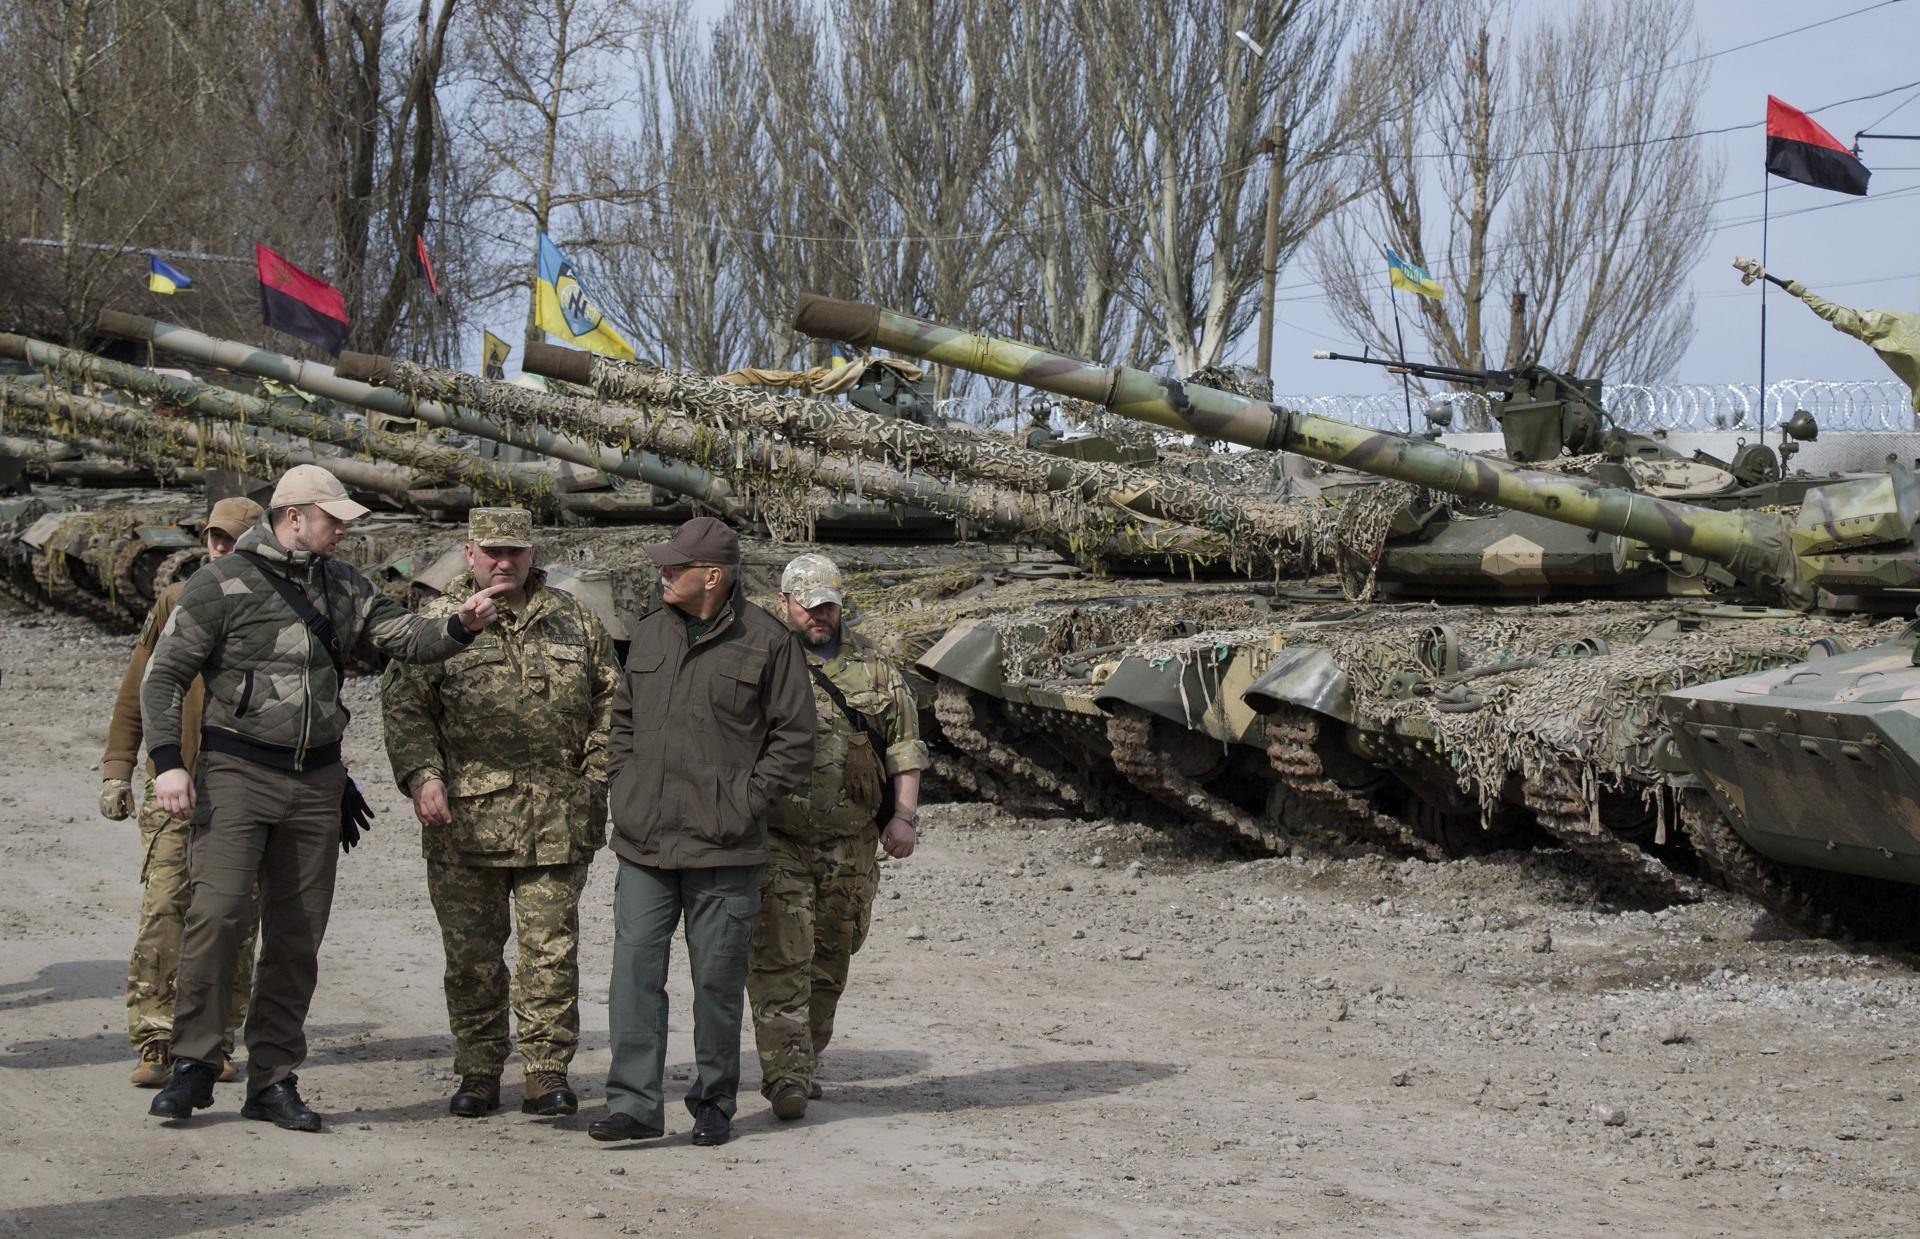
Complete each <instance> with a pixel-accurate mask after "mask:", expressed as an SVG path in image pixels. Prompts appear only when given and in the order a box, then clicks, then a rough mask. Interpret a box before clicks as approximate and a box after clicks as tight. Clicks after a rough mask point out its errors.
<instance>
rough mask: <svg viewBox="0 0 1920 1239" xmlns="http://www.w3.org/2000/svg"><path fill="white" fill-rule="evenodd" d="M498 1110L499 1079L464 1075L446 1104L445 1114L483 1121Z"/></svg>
mask: <svg viewBox="0 0 1920 1239" xmlns="http://www.w3.org/2000/svg"><path fill="white" fill-rule="evenodd" d="M499 1108H500V1077H499V1076H497V1075H494V1076H483V1075H464V1076H461V1077H460V1087H459V1088H457V1089H455V1090H454V1091H453V1097H452V1098H451V1099H450V1100H448V1102H447V1113H448V1114H451V1115H454V1116H456V1117H458V1118H463V1119H483V1118H485V1117H487V1115H489V1114H491V1113H492V1112H493V1111H495V1110H498V1109H499Z"/></svg>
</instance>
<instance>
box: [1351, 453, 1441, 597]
mask: <svg viewBox="0 0 1920 1239" xmlns="http://www.w3.org/2000/svg"><path fill="white" fill-rule="evenodd" d="M1432 502H1433V500H1432V496H1431V492H1429V491H1428V490H1426V488H1424V487H1420V486H1415V485H1413V484H1411V483H1408V482H1385V483H1382V484H1380V485H1377V486H1364V487H1359V488H1356V490H1355V491H1354V493H1353V494H1352V495H1350V496H1349V497H1348V498H1347V500H1346V502H1345V503H1344V504H1342V505H1341V507H1340V518H1339V520H1337V521H1336V522H1334V531H1333V538H1332V541H1333V545H1334V546H1336V547H1338V548H1339V559H1338V565H1337V566H1338V571H1339V575H1340V589H1341V592H1343V593H1345V594H1346V596H1347V597H1348V598H1350V599H1352V600H1354V601H1355V602H1366V601H1370V600H1371V599H1372V598H1373V596H1374V594H1376V593H1377V592H1378V591H1379V575H1380V553H1381V551H1383V550H1384V549H1385V548H1386V545H1387V534H1388V532H1389V531H1390V530H1391V529H1392V528H1393V520H1394V517H1396V516H1398V515H1400V513H1402V512H1404V511H1406V510H1407V509H1408V508H1414V507H1425V506H1427V505H1429V504H1431V503H1432Z"/></svg>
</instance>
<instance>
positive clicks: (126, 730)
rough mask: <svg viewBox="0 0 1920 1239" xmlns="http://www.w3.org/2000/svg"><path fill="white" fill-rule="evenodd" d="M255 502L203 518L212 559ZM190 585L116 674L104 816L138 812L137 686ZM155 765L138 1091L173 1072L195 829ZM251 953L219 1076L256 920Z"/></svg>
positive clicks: (189, 718) (253, 511)
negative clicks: (173, 803) (169, 807)
mask: <svg viewBox="0 0 1920 1239" xmlns="http://www.w3.org/2000/svg"><path fill="white" fill-rule="evenodd" d="M260 515H261V507H260V505H259V504H257V503H255V502H253V500H251V499H242V498H240V497H238V496H235V497H233V498H230V499H222V500H221V501H220V502H218V503H216V504H214V505H213V511H211V512H209V513H208V514H207V528H206V534H205V536H206V543H207V560H208V562H212V561H214V560H217V559H220V558H221V557H222V556H224V555H226V554H227V553H228V552H229V551H231V550H233V544H234V543H235V542H236V541H237V540H238V539H239V537H240V535H241V534H243V533H245V532H247V530H249V529H251V528H253V526H254V524H255V522H257V521H258V520H259V519H260ZM186 586H187V583H186V579H185V577H182V578H180V579H178V580H175V581H173V582H171V583H166V584H163V585H162V588H161V589H160V593H159V595H158V596H157V597H155V598H154V600H153V609H152V610H151V611H149V612H147V622H146V623H145V624H144V625H142V626H141V628H140V636H139V637H138V639H136V640H135V641H134V643H133V657H131V658H129V659H128V660H127V669H126V672H125V673H124V674H123V675H122V676H121V677H120V692H119V694H118V696H116V697H115V699H114V702H113V717H112V719H111V720H110V721H109V722H108V723H107V750H106V753H105V754H104V755H102V757H101V758H100V815H101V816H102V817H105V818H108V819H110V820H112V821H116V822H124V821H126V820H127V818H129V817H132V816H133V771H134V763H135V761H136V760H137V759H138V757H139V754H140V740H141V730H140V680H141V677H142V676H144V675H145V674H146V671H147V659H148V658H149V657H150V656H151V655H152V654H153V647H154V643H155V642H157V641H159V639H160V633H161V631H162V630H164V629H165V628H166V626H167V620H168V619H169V618H171V617H172V615H173V609H174V607H175V606H176V605H177V604H178V603H179V601H180V592H181V591H182V590H184V589H185V588H186ZM204 695H205V689H204V686H203V685H202V684H201V682H200V681H199V680H197V679H196V680H195V681H194V682H193V683H192V685H191V686H190V687H189V688H188V689H187V695H186V698H185V700H184V701H183V702H182V703H181V716H182V718H183V719H184V720H185V722H184V723H183V726H182V739H181V746H180V749H181V753H180V756H181V761H182V762H183V763H184V764H185V766H186V767H187V769H188V770H192V769H193V767H194V763H195V760H196V758H198V756H199V748H200V706H201V701H202V700H203V698H204ZM153 776H154V768H153V763H152V762H148V763H147V764H146V784H147V794H146V798H145V800H144V801H142V803H141V805H140V817H139V821H140V845H141V846H140V854H141V855H142V856H144V857H145V858H146V859H145V862H144V863H143V864H142V865H141V867H140V884H141V885H142V886H143V887H144V888H145V891H144V893H143V894H142V896H141V899H140V927H139V929H138V930H137V931H136V932H135V934H134V938H133V956H132V958H131V959H130V960H129V961H128V963H127V1036H128V1038H129V1039H130V1040H131V1041H132V1042H133V1044H134V1047H135V1048H136V1049H138V1050H139V1052H140V1058H139V1061H138V1062H136V1063H135V1064H134V1067H133V1074H132V1076H131V1077H130V1078H131V1079H132V1081H133V1083H135V1084H137V1085H139V1086H140V1087H141V1088H159V1087H160V1086H161V1085H162V1084H165V1083H166V1082H167V1073H168V1072H169V1071H170V1070H171V1069H172V1066H173V1053H172V1045H173V986H174V977H175V974H176V973H177V972H178V970H179V966H180V922H181V918H182V917H183V916H185V915H186V911H187V835H188V830H187V827H188V825H189V823H188V822H187V821H186V820H185V819H182V818H177V817H174V816H172V815H171V814H169V813H167V812H166V811H165V810H164V809H162V808H161V807H160V803H159V801H158V800H157V799H156V798H155V796H154V790H153ZM247 924H248V930H247V940H246V949H245V950H244V951H243V952H242V953H241V954H240V957H239V966H238V967H236V968H235V969H234V970H233V982H232V985H233V988H232V991H231V994H232V1008H231V1010H230V1011H229V1013H228V1015H227V1019H226V1022H225V1024H224V1026H223V1035H222V1038H221V1042H220V1071H221V1074H220V1078H221V1079H222V1080H232V1079H234V1078H235V1076H234V1070H233V1034H234V1030H235V1029H237V1028H239V1027H240V1024H241V1021H243V1020H244V1019H246V1016H247V992H248V990H250V989H251V988H252V986H253V937H252V932H253V931H252V926H253V924H254V922H253V921H251V920H250V921H248V923H247Z"/></svg>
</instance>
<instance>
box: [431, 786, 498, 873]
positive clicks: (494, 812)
mask: <svg viewBox="0 0 1920 1239" xmlns="http://www.w3.org/2000/svg"><path fill="white" fill-rule="evenodd" d="M512 787H513V772H512V771H510V770H477V771H466V770H462V771H458V772H456V773H454V774H453V775H451V776H449V777H448V779H447V808H448V809H449V810H450V811H451V812H452V814H453V821H452V822H451V823H450V824H449V825H446V826H440V827H429V828H428V829H430V830H444V831H446V838H447V842H449V843H451V844H452V845H453V846H454V848H456V849H457V850H459V851H462V852H483V853H484V852H511V851H513V850H514V848H515V847H516V846H517V845H518V842H519V840H518V836H519V827H518V822H517V821H516V816H517V815H512V814H508V813H505V812H502V810H501V806H500V805H499V804H498V803H497V802H498V800H499V799H500V798H503V797H505V796H506V795H508V794H510V792H511V789H512Z"/></svg>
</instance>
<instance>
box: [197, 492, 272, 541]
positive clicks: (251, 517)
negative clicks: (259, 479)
mask: <svg viewBox="0 0 1920 1239" xmlns="http://www.w3.org/2000/svg"><path fill="white" fill-rule="evenodd" d="M262 511H264V509H263V508H261V506H260V505H259V504H257V503H255V502H254V501H253V500H251V499H247V498H244V497H242V496H240V495H233V496H231V497H229V498H226V499H222V500H221V501H220V502H219V503H216V504H214V505H213V511H211V512H209V513H207V528H208V529H218V530H219V531H220V532H221V533H223V534H226V535H227V536H228V537H229V538H237V537H239V536H240V535H241V534H243V533H245V532H247V530H249V529H252V528H253V527H254V525H255V524H256V523H257V522H258V521H259V520H260V514H261V512H262Z"/></svg>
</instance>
